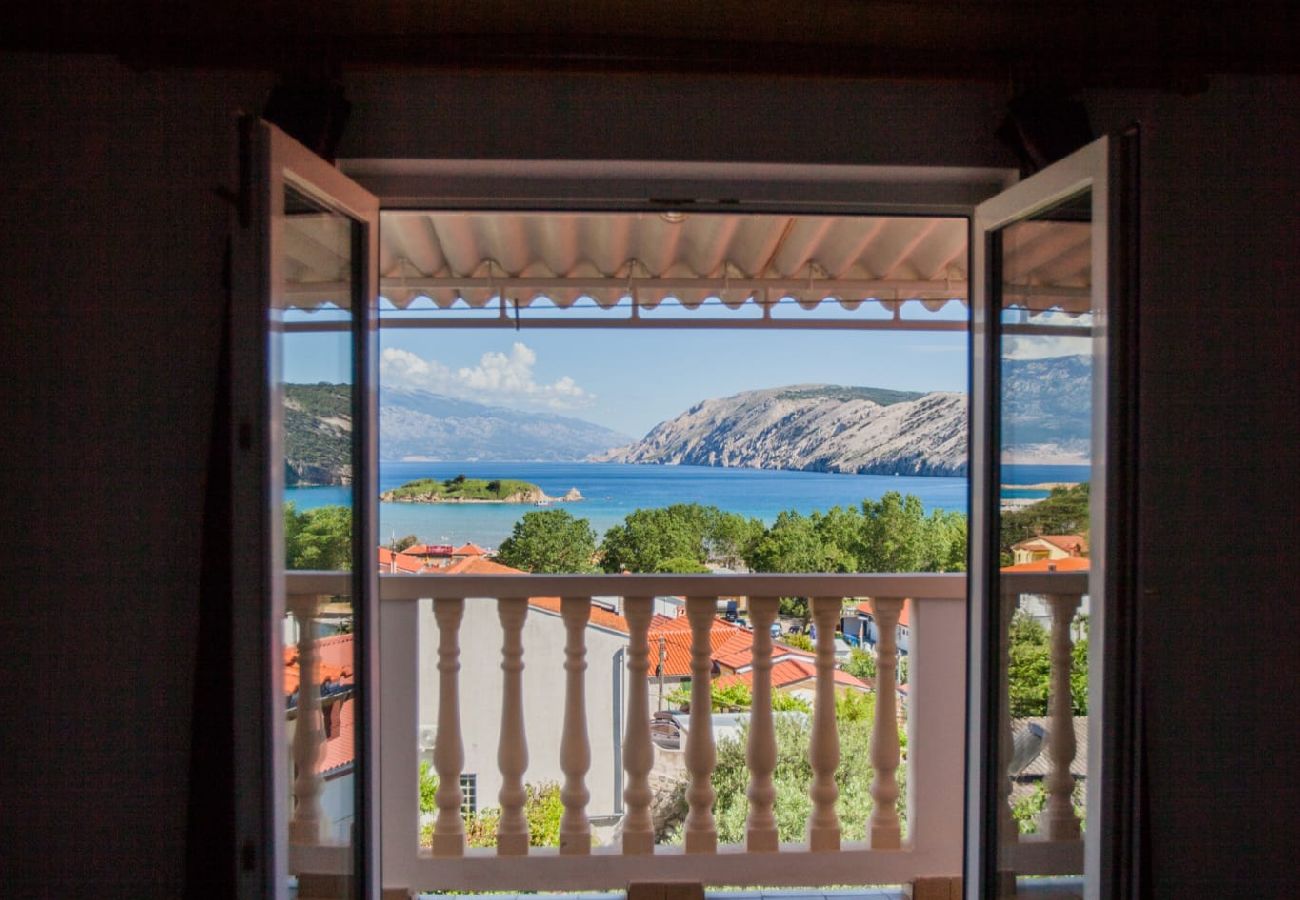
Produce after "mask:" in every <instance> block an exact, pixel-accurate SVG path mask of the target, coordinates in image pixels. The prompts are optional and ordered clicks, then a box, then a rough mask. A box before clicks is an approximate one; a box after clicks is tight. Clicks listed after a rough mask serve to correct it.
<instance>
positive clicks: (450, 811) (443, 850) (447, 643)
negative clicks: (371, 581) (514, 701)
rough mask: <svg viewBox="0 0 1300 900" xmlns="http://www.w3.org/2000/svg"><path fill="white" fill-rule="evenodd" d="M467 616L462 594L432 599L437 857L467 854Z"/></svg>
mask: <svg viewBox="0 0 1300 900" xmlns="http://www.w3.org/2000/svg"><path fill="white" fill-rule="evenodd" d="M464 615H465V600H464V598H462V597H451V598H444V597H439V598H438V599H436V600H434V601H433V617H434V621H436V622H437V623H438V736H437V737H436V738H435V744H434V748H433V767H434V769H435V770H436V771H437V773H438V790H437V791H436V792H435V793H434V796H433V799H434V802H435V803H436V804H437V807H438V816H437V819H436V820H435V821H434V826H433V855H434V856H462V855H464V853H465V824H464V822H463V821H462V820H461V813H460V807H461V803H462V802H463V797H462V796H461V790H460V775H461V767H462V766H464V764H465V747H464V744H463V742H462V739H461V733H460V623H461V619H462V618H463V617H464Z"/></svg>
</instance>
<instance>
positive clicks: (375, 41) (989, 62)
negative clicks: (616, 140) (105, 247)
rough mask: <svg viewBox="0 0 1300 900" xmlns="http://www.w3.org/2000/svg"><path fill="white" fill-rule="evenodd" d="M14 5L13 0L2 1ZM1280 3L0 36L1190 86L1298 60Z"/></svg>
mask: <svg viewBox="0 0 1300 900" xmlns="http://www.w3.org/2000/svg"><path fill="white" fill-rule="evenodd" d="M10 10H12V7H10ZM1298 10H1300V4H1298V3H1295V2H1277V0H1258V2H1251V0H1244V2H1236V3H1225V2H1213V3H1196V2H1195V0H1184V2H1181V3H1172V2H1166V0H1156V2H1143V0H1127V2H1115V0H1104V2H1092V3H1067V2H1062V0H1032V2H1029V0H1001V2H998V0H988V2H971V0H962V2H951V3H938V2H925V0H808V2H801V0H748V2H740V0H636V2H632V0H608V2H603V3H594V2H586V3H584V2H576V0H570V2H558V0H534V2H522V0H515V2H503V0H480V2H465V0H462V2H447V0H444V2H436V0H435V2H419V0H316V2H311V3H305V2H279V3H277V2H271V0H262V2H247V0H246V2H229V3H222V2H219V0H206V2H162V0H152V2H130V0H123V2H103V0H100V2H83V3H72V2H60V0H50V2H47V3H44V4H41V5H40V6H39V14H37V15H32V14H31V13H30V11H29V12H28V14H27V15H25V16H22V17H20V16H18V15H16V14H15V13H14V12H12V11H6V12H4V13H0V48H4V49H18V50H39V51H49V50H53V51H65V52H93V53H110V54H114V55H117V56H119V57H121V58H122V59H123V60H124V61H126V62H127V63H129V64H131V65H134V66H139V67H146V68H148V67H164V66H204V67H236V68H261V69H279V70H291V69H304V68H310V69H316V70H332V71H339V70H343V69H350V68H403V69H422V68H423V69H446V68H455V69H502V68H506V69H510V68H516V69H518V68H523V69H545V70H570V71H572V70H581V71H645V72H692V73H706V72H707V73H717V74H724V73H737V72H739V73H749V74H760V75H762V74H768V75H801V76H822V77H850V78H860V77H883V78H908V79H947V78H960V79H980V80H994V81H1006V82H1007V83H1015V82H1027V81H1028V82H1032V81H1053V82H1057V83H1060V84H1062V85H1066V86H1070V87H1083V86H1134V87H1137V86H1143V87H1146V86H1151V87H1166V88H1171V89H1175V90H1196V89H1197V88H1198V87H1199V86H1200V85H1201V84H1202V83H1203V82H1204V79H1205V78H1206V76H1208V75H1212V74H1217V73H1264V72H1268V73H1277V72H1296V71H1300V67H1298V66H1297V63H1296V61H1295V59H1294V58H1293V57H1295V56H1297V55H1300V54H1296V53H1295V52H1294V50H1295V48H1296V45H1297V43H1298V42H1297V34H1300V21H1298V20H1300V12H1298Z"/></svg>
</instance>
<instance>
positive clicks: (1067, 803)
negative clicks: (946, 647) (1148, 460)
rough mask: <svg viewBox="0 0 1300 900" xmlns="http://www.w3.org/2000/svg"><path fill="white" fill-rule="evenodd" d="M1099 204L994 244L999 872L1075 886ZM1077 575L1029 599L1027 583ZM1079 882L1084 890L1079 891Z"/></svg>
mask: <svg viewBox="0 0 1300 900" xmlns="http://www.w3.org/2000/svg"><path fill="white" fill-rule="evenodd" d="M1091 200H1092V197H1091V193H1090V192H1084V193H1081V194H1079V195H1077V196H1076V197H1073V198H1071V199H1069V200H1067V201H1064V202H1063V203H1061V204H1059V205H1057V206H1055V207H1053V208H1051V209H1049V210H1047V211H1045V212H1043V213H1039V214H1037V215H1035V216H1033V217H1031V218H1028V219H1024V220H1021V221H1018V222H1015V223H1014V224H1012V225H1009V226H1007V227H1006V228H1004V229H1003V230H1002V231H1001V232H1000V233H998V234H997V235H996V236H995V242H994V246H995V250H994V265H995V266H996V269H995V271H997V272H999V273H1000V277H999V278H997V279H996V281H997V284H998V287H999V289H1000V308H1001V311H1002V314H1001V346H1000V356H1001V358H1000V370H999V375H1000V389H999V394H998V397H997V402H996V407H997V411H996V416H997V426H998V429H999V434H1000V439H999V451H1000V472H1001V476H1000V484H1001V490H1000V497H999V501H998V509H997V510H996V512H997V518H996V519H995V521H997V522H998V525H999V532H998V534H999V542H998V546H997V548H996V552H997V554H998V559H997V561H996V562H997V565H998V566H999V567H1000V569H1001V579H1000V581H1001V585H1002V590H1001V606H1000V609H999V610H998V613H999V615H998V616H997V617H996V618H997V620H998V621H1000V623H1001V630H1000V636H1001V654H1000V656H1001V658H1000V659H999V660H995V661H994V662H995V665H996V667H997V673H998V677H997V678H996V680H995V684H996V686H997V688H998V690H999V709H1000V716H999V728H998V730H997V735H996V743H997V747H998V753H997V755H996V759H997V760H998V775H999V777H1000V778H1001V779H1002V783H1001V784H1000V785H999V788H1000V790H999V792H998V794H999V808H998V830H999V841H998V854H999V855H998V869H999V871H1001V872H1004V873H1007V876H1008V878H1010V877H1011V876H1014V877H1015V878H1016V882H1017V884H1018V885H1019V889H1020V890H1024V889H1026V887H1027V886H1029V885H1036V886H1042V885H1043V880H1044V879H1049V880H1050V879H1052V878H1058V879H1060V878H1068V877H1074V878H1075V879H1077V877H1078V876H1079V875H1081V873H1082V871H1083V851H1082V842H1081V835H1082V831H1083V829H1084V828H1085V827H1086V822H1087V809H1086V804H1085V802H1084V796H1085V792H1084V785H1085V783H1086V780H1087V776H1088V744H1087V732H1088V727H1087V723H1088V697H1087V684H1088V668H1087V645H1088V640H1089V633H1088V622H1089V591H1088V586H1087V585H1088V582H1087V579H1088V577H1089V572H1090V570H1091V561H1090V560H1091V547H1090V536H1091V528H1090V520H1089V516H1090V487H1091V485H1090V482H1091V480H1092V461H1093V455H1094V453H1095V452H1099V448H1096V449H1095V448H1094V444H1093V441H1092V434H1091V425H1092V413H1093V392H1092V382H1093V371H1094V366H1095V365H1096V362H1097V361H1096V359H1095V357H1094V354H1093V342H1092V318H1093V312H1094V311H1093V310H1092V308H1091V305H1092V303H1091V285H1092V276H1093V273H1092V242H1093V225H1092V221H1091V214H1090V213H1091ZM1066 573H1076V580H1075V581H1073V582H1067V581H1062V582H1061V583H1060V584H1059V586H1058V585H1057V584H1051V585H1049V587H1051V591H1047V590H1044V589H1043V586H1042V585H1039V586H1037V587H1034V588H1032V589H1027V588H1026V587H1025V586H1024V584H1025V579H1026V578H1029V577H1033V576H1036V575H1042V574H1048V575H1052V574H1058V575H1062V576H1065V575H1066ZM1075 883H1077V881H1076V882H1075Z"/></svg>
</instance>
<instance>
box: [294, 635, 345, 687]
mask: <svg viewBox="0 0 1300 900" xmlns="http://www.w3.org/2000/svg"><path fill="white" fill-rule="evenodd" d="M316 658H317V660H318V665H319V666H320V669H319V672H320V680H321V682H322V683H324V682H326V681H335V682H339V683H340V684H351V683H352V677H353V670H352V635H350V634H335V635H331V636H330V637H326V638H320V639H319V640H317V641H316ZM298 669H299V666H298V646H297V645H296V644H294V645H291V646H288V647H285V648H284V693H285V696H286V697H287V696H289V695H291V694H293V693H294V692H295V691H297V690H298V681H299V678H300V676H299V673H298Z"/></svg>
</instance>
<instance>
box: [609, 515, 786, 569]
mask: <svg viewBox="0 0 1300 900" xmlns="http://www.w3.org/2000/svg"><path fill="white" fill-rule="evenodd" d="M762 533H763V523H762V522H760V521H759V520H758V519H746V518H745V517H744V516H739V515H736V514H735V513H729V512H723V511H722V510H720V509H718V508H717V507H716V506H704V505H702V504H699V503H674V504H673V505H671V506H666V507H662V508H654V509H638V510H636V511H635V512H632V513H630V514H629V515H628V516H626V517H625V518H624V519H623V522H622V524H620V525H615V526H614V527H613V528H611V529H609V530H608V531H606V532H605V539H604V541H603V543H602V545H601V550H602V554H603V560H602V566H603V567H604V569H605V571H607V572H622V571H624V570H626V571H628V572H698V571H707V567H706V563H710V562H715V563H718V564H720V565H725V566H733V567H734V566H735V565H737V564H738V563H739V562H740V561H741V560H742V559H743V558H744V556H745V554H746V553H747V552H748V550H749V547H750V545H751V544H752V543H753V542H754V541H756V540H757V539H758V538H759V537H760V536H761V535H762Z"/></svg>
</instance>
